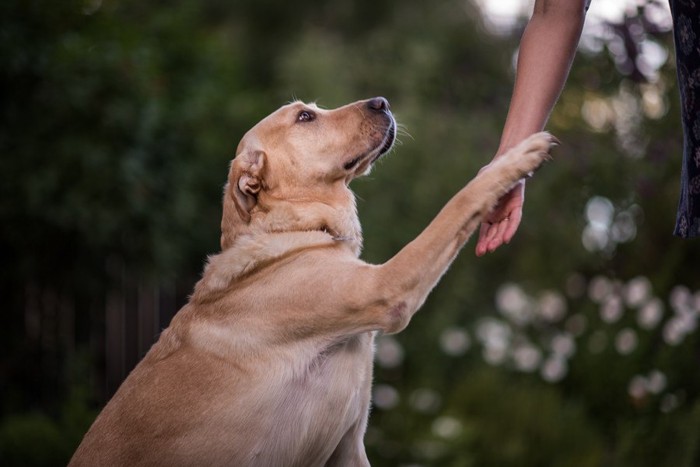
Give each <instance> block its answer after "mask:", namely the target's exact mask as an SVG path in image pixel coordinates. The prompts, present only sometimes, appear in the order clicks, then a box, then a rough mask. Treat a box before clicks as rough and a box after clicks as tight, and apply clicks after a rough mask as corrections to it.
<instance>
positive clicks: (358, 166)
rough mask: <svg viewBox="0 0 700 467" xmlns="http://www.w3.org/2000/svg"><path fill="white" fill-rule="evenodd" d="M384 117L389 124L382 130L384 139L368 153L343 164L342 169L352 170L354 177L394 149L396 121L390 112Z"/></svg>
mask: <svg viewBox="0 0 700 467" xmlns="http://www.w3.org/2000/svg"><path fill="white" fill-rule="evenodd" d="M386 116H387V117H388V119H389V122H388V125H387V128H386V129H385V130H384V138H383V139H382V141H381V142H380V143H379V144H378V145H377V146H376V147H375V148H374V149H372V150H370V151H369V152H366V153H363V154H360V155H359V156H357V157H355V158H354V159H352V160H350V161H348V162H347V163H345V165H344V167H343V168H344V169H345V170H352V173H353V174H354V175H355V176H357V175H361V174H364V173H366V172H367V171H368V170H369V169H370V167H371V166H372V164H374V163H375V162H376V161H377V160H378V159H379V158H380V157H382V156H383V155H384V154H386V153H387V152H389V151H390V150H391V148H393V147H394V142H395V141H396V120H394V117H393V115H391V112H387V113H386Z"/></svg>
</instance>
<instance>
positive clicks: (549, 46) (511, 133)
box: [497, 0, 585, 155]
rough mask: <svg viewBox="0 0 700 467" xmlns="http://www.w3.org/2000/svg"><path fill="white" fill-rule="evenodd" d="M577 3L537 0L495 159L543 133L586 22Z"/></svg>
mask: <svg viewBox="0 0 700 467" xmlns="http://www.w3.org/2000/svg"><path fill="white" fill-rule="evenodd" d="M584 3H585V2H583V1H579V0H564V1H547V0H538V1H537V2H536V3H535V10H534V12H533V14H532V18H531V19H530V21H529V23H528V25H527V27H526V28H525V32H524V33H523V37H522V39H521V42H520V52H519V54H518V63H517V67H516V78H515V86H514V89H513V97H512V99H511V103H510V108H509V110H508V115H507V117H506V122H505V125H504V128H503V133H502V136H501V141H500V145H499V148H498V152H497V154H498V155H500V154H502V153H503V152H505V151H506V150H508V149H509V148H511V147H513V146H515V145H516V144H518V143H519V142H520V141H522V140H523V139H525V138H526V137H528V136H530V135H531V134H533V133H536V132H538V131H541V130H542V129H543V128H544V126H545V124H546V123H547V120H548V119H549V115H550V113H551V111H552V108H553V107H554V104H555V103H556V101H557V99H558V98H559V95H560V94H561V91H562V89H563V87H564V83H565V82H566V78H567V77H568V74H569V70H570V68H571V63H572V62H573V59H574V56H575V54H576V47H577V45H578V41H579V38H580V36H581V30H582V29H583V22H584Z"/></svg>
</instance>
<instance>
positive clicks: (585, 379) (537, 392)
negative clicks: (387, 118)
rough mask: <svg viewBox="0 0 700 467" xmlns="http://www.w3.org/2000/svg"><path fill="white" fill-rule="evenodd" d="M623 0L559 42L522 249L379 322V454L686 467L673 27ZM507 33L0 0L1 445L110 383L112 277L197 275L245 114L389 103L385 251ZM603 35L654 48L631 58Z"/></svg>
mask: <svg viewBox="0 0 700 467" xmlns="http://www.w3.org/2000/svg"><path fill="white" fill-rule="evenodd" d="M638 4H639V8H638V9H637V12H636V13H637V14H636V15H628V16H627V17H626V18H625V19H624V21H623V22H622V23H621V24H618V25H616V29H614V31H617V32H615V33H611V32H610V30H612V29H610V30H607V29H604V30H603V31H604V33H601V34H600V36H598V37H597V39H596V40H595V41H594V42H595V43H597V45H598V47H597V48H596V47H593V48H588V49H586V50H584V51H582V52H581V53H580V54H579V56H578V57H577V59H576V62H575V64H574V68H573V70H572V74H571V77H570V79H569V83H568V85H567V88H566V90H565V92H564V94H563V95H562V97H561V100H560V102H559V104H558V106H557V108H556V109H555V112H554V114H553V115H552V118H551V122H550V125H549V127H548V129H549V130H550V131H552V132H553V133H554V134H556V135H557V136H558V137H559V139H560V140H561V141H562V142H563V144H562V146H561V147H560V148H558V149H557V150H556V154H555V161H554V162H553V163H551V164H548V165H547V166H546V167H545V168H544V169H543V170H541V171H540V172H539V173H538V174H537V175H536V177H535V178H534V179H533V180H532V181H530V182H528V189H527V201H526V206H525V218H524V222H523V225H522V226H521V228H520V231H519V232H518V234H517V236H516V237H515V239H514V240H513V242H512V243H511V244H510V245H508V246H506V247H503V248H501V249H499V250H498V251H497V252H496V253H494V254H492V255H489V256H488V257H485V258H480V259H475V258H474V256H473V254H472V252H471V248H472V246H473V243H472V244H470V245H468V246H467V249H466V251H465V252H464V253H463V254H462V255H461V256H460V258H458V260H457V262H456V263H455V265H454V266H453V267H452V268H451V270H450V272H449V273H448V274H447V275H446V276H445V278H444V280H443V281H442V282H441V283H440V284H439V286H438V287H437V288H436V290H435V291H434V293H433V294H432V295H431V297H430V298H429V299H428V302H427V303H426V305H425V307H424V309H423V310H422V311H421V312H420V313H418V314H417V315H416V317H415V318H414V320H413V323H412V325H411V326H409V328H408V329H407V330H406V331H405V332H403V333H402V334H401V335H399V336H396V337H395V338H393V337H392V338H383V341H380V345H379V351H378V365H377V371H376V386H377V390H378V392H377V393H376V394H375V400H376V407H375V408H374V409H373V414H372V417H371V420H370V426H369V429H368V434H367V448H368V452H369V455H370V459H371V461H372V463H373V465H377V466H381V465H387V466H395V465H446V466H491V465H492V466H510V465H513V466H516V465H517V466H528V465H529V466H548V465H551V466H561V465H568V466H601V465H602V466H635V467H638V466H654V467H658V466H669V467H671V466H672V467H682V466H694V465H699V464H700V452H699V451H698V441H699V439H700V429H699V428H698V427H700V401H699V399H698V393H699V391H700V376H698V372H697V371H696V370H697V364H698V356H699V355H700V352H699V350H700V342H698V339H697V337H696V336H695V335H694V330H695V322H696V319H697V315H698V314H700V294H699V292H698V290H699V287H700V276H699V275H698V273H697V265H698V263H699V262H700V249H699V248H698V245H697V242H694V241H681V240H678V239H675V238H673V237H672V236H671V232H672V226H673V225H672V224H673V221H674V215H675V206H676V203H677V201H676V196H677V192H678V187H677V184H678V179H679V176H680V173H679V170H680V158H681V150H682V148H681V145H682V142H681V134H680V119H679V114H678V110H679V102H678V95H677V93H676V89H675V70H674V67H673V59H672V58H673V56H672V48H671V42H670V41H671V37H670V34H669V31H668V30H667V29H664V28H663V27H652V26H654V25H653V24H651V23H650V22H649V21H641V20H640V18H641V19H644V18H647V15H646V12H647V9H652V8H658V1H649V2H646V3H644V2H638ZM650 17H651V16H650ZM521 26H522V24H521ZM521 26H518V27H516V28H514V29H513V30H512V31H509V32H507V33H502V34H494V33H492V32H490V30H489V29H488V28H487V27H486V25H485V23H484V20H483V18H482V17H481V15H480V13H479V9H478V8H477V7H476V6H475V5H474V4H472V3H470V2H466V1H451V0H448V1H443V2H437V3H425V2H420V1H418V0H404V1H402V2H398V1H392V0H372V1H370V0H355V1H351V0H315V1H311V2H302V3H298V2H297V3H294V2H282V1H273V0H241V1H238V2H234V3H231V2H224V1H220V0H206V1H203V0H199V1H194V0H184V1H180V2H176V3H175V4H172V3H164V2H137V1H132V0H123V1H101V0H81V1H77V0H68V1H63V2H47V1H41V0H7V1H5V2H2V4H0V38H1V40H0V60H1V63H2V67H1V68H0V82H1V83H2V88H3V89H4V90H5V93H4V94H5V95H4V98H3V103H2V105H1V106H0V154H1V155H2V156H1V158H0V219H2V224H3V228H2V229H1V230H0V252H1V254H2V258H3V265H4V267H3V268H2V269H1V270H0V287H1V290H2V291H3V293H2V297H3V298H2V300H3V305H4V309H5V312H4V313H3V318H2V319H3V325H2V326H0V338H1V339H2V341H3V343H4V347H5V351H4V352H3V355H2V356H1V357H0V380H1V381H2V384H0V464H2V465H8V466H10V465H60V464H65V462H66V461H67V459H68V457H69V456H70V454H71V453H72V451H73V449H74V447H75V446H76V445H77V443H78V442H79V439H80V436H81V435H82V433H83V432H84V430H85V429H86V428H87V426H89V424H90V421H91V420H92V418H93V417H94V415H95V413H96V411H97V410H98V409H99V406H100V404H101V403H103V402H104V397H105V396H106V395H108V394H104V392H103V390H102V389H101V388H103V383H102V382H101V378H103V373H102V369H103V367H104V357H105V356H104V355H103V354H102V352H104V350H103V348H102V347H101V342H102V341H101V340H100V339H101V338H100V336H103V335H104V333H105V329H104V326H105V319H104V308H105V302H106V301H107V299H106V298H105V297H106V296H107V295H108V294H109V293H110V292H111V291H113V290H114V289H116V288H120V287H123V283H122V277H123V276H124V275H128V276H129V277H130V278H131V279H130V280H131V281H132V282H134V283H136V284H140V283H148V284H155V286H159V285H169V284H172V282H173V281H179V282H184V283H185V284H186V285H187V286H188V287H191V286H192V284H193V282H194V280H195V278H196V277H197V275H198V274H199V271H200V269H201V265H202V262H203V260H204V258H205V256H206V255H207V254H209V253H212V252H215V251H217V249H218V240H219V239H218V236H219V219H220V197H221V188H222V186H223V183H224V181H225V176H226V170H227V167H228V163H229V161H230V159H231V157H232V156H233V154H234V151H235V147H236V144H237V143H238V140H239V139H240V137H241V136H242V135H243V133H244V132H245V131H246V130H247V129H248V128H250V127H251V126H252V125H253V124H254V123H255V122H257V121H258V120H259V119H261V118H262V117H263V116H265V115H266V114H268V113H269V112H271V111H272V110H274V109H275V108H277V107H278V106H279V105H281V104H283V103H285V102H287V101H289V100H292V99H295V98H299V99H302V100H307V101H317V102H318V103H319V104H320V105H323V106H327V107H335V106H337V105H342V104H344V103H347V102H349V101H352V100H357V99H361V98H366V97H371V96H375V95H383V96H386V97H387V98H389V100H390V101H391V104H392V108H393V110H394V112H395V114H396V115H397V117H398V119H399V121H400V122H401V124H402V131H401V135H400V145H399V147H398V148H397V149H396V150H395V153H394V154H393V155H391V156H390V157H387V158H385V159H384V160H382V162H381V163H380V164H379V166H378V167H376V168H375V170H374V172H373V173H372V174H371V175H370V176H369V177H367V178H365V179H361V180H358V181H356V182H355V183H354V189H355V190H356V192H357V195H358V200H359V203H358V204H359V210H360V217H361V219H362V223H363V228H364V231H365V251H364V253H363V256H364V258H366V259H367V260H368V261H372V262H381V261H384V260H386V259H387V258H388V257H390V256H391V255H392V254H394V253H395V252H396V251H398V250H399V249H400V248H401V247H402V246H403V245H404V244H406V243H407V242H408V241H410V239H412V238H413V237H414V236H415V235H416V234H417V233H418V232H420V230H421V229H422V228H423V227H424V226H425V225H426V224H427V223H428V221H429V220H430V219H431V218H432V217H433V216H434V215H435V214H436V213H437V211H438V210H439V209H440V207H441V206H442V205H443V204H444V202H445V201H446V200H447V199H449V197H450V196H451V195H452V194H453V193H454V192H455V191H456V190H457V189H459V187H461V186H462V185H463V184H464V183H466V182H467V181H468V180H469V179H470V178H471V177H472V176H473V175H474V174H475V173H476V172H477V171H478V170H479V168H480V167H482V166H483V165H485V164H486V163H488V162H489V161H490V159H491V157H492V155H493V151H494V150H495V149H496V147H497V143H498V138H499V132H500V128H501V125H502V123H503V119H504V116H505V113H506V110H507V105H508V99H509V96H510V89H511V86H512V80H513V76H512V58H513V53H514V51H515V50H516V48H517V44H518V37H519V34H520V32H521ZM605 31H608V32H605ZM630 31H631V32H630ZM616 34H617V35H616ZM620 34H631V35H630V36H629V37H632V39H634V40H635V41H636V42H637V43H641V42H644V41H647V43H649V42H652V43H654V44H656V45H658V46H659V47H660V49H661V50H664V51H666V52H667V53H668V54H669V57H668V59H666V60H665V61H663V63H662V65H661V66H660V68H658V69H656V70H653V72H651V73H649V74H648V75H644V74H643V73H642V74H640V73H630V72H629V70H627V71H625V70H623V71H624V72H623V71H621V69H622V68H621V67H620V63H619V61H620V53H621V52H620V49H619V47H615V44H616V41H617V42H619V41H620V40H622V39H625V38H628V37H627V36H620ZM596 41H597V42H596ZM633 42H634V41H633ZM596 212H598V215H597V217H596V215H594V214H595V213H596ZM601 213H602V214H601ZM601 216H602V218H601ZM125 271H126V272H125ZM635 294H636V295H635ZM635 297H636V298H635ZM547 310H550V311H551V310H554V311H551V312H552V313H555V315H552V314H551V313H550V314H549V315H548V314H547V313H549V312H548V311H547ZM654 313H656V314H654ZM68 317H70V318H68ZM489 319H490V320H491V321H489ZM654 320H655V321H654ZM450 339H452V340H450ZM454 339H456V341H455V340H454ZM383 346H388V347H386V348H388V349H390V350H391V349H393V351H392V352H393V353H394V358H393V359H392V358H388V357H383V353H382V348H383Z"/></svg>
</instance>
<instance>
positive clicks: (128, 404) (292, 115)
mask: <svg viewBox="0 0 700 467" xmlns="http://www.w3.org/2000/svg"><path fill="white" fill-rule="evenodd" d="M395 134H396V123H395V121H394V118H393V116H392V114H391V112H390V110H389V104H388V102H387V101H386V99H384V98H374V99H369V100H365V101H360V102H356V103H353V104H349V105H346V106H344V107H340V108H338V109H335V110H324V109H320V108H318V107H316V106H315V105H308V104H304V103H302V102H294V103H292V104H289V105H286V106H284V107H282V108H281V109H279V110H277V111H276V112H274V113H273V114H271V115H270V116H268V117H267V118H265V119H264V120H262V121H261V122H260V123H258V124H257V125H256V126H255V127H254V128H253V129H251V130H250V131H249V132H248V133H247V134H246V135H245V136H244V137H243V140H242V141H241V143H240V145H239V146H238V150H237V152H236V157H235V159H234V160H233V163H232V164H231V169H230V173H229V176H228V183H227V185H226V189H225V195H224V201H223V220H222V224H221V230H222V235H221V249H222V251H221V253H219V254H217V255H215V256H212V257H210V258H209V262H208V265H207V266H206V268H205V269H204V273H203V276H202V279H201V280H200V281H199V282H198V283H197V285H196V286H195V290H194V293H193V295H192V297H191V299H190V301H189V303H188V304H187V305H185V306H184V308H183V309H182V310H180V311H179V312H178V313H177V315H176V316H175V317H174V319H173V321H172V324H171V325H170V327H169V328H168V329H166V330H165V331H163V333H162V335H161V337H160V339H159V340H158V342H157V343H156V344H155V345H154V346H153V348H151V350H150V351H149V352H148V354H147V355H146V357H145V358H144V359H143V361H142V362H141V363H139V365H138V366H137V367H136V368H135V369H134V370H133V372H132V373H131V374H130V375H129V377H128V378H127V379H126V381H124V383H123V384H122V386H121V387H120V388H119V390H118V391H117V393H116V394H115V395H114V398H113V399H112V400H111V401H110V402H109V403H108V404H107V406H106V407H105V408H104V410H103V411H102V413H101V414H100V415H99V416H98V417H97V419H96V420H95V423H94V424H93V425H92V427H91V428H90V430H89V431H88V433H87V434H86V435H85V438H84V439H83V441H82V443H81V445H80V446H79V447H78V450H77V451H76V453H75V455H74V456H73V459H72V460H71V465H73V466H91V467H92V466H136V465H152V466H156V465H162V466H223V465H226V466H304V467H307V466H324V465H339V466H358V465H359V466H362V465H369V462H368V460H367V456H366V454H365V449H364V446H363V435H364V432H365V427H366V425H367V417H368V412H369V407H370V389H371V384H372V353H373V339H374V335H375V333H377V332H380V333H396V332H399V331H401V330H402V329H403V328H404V327H406V325H407V324H408V322H409V320H410V319H411V316H412V315H413V314H414V313H415V312H416V311H417V310H418V308H420V306H421V305H422V303H423V301H424V300H425V299H426V296H427V295H428V293H429V292H430V290H431V289H432V288H433V286H435V284H436V283H437V281H438V280H439V279H440V277H441V276H442V274H443V273H444V272H445V270H446V269H447V268H448V266H449V265H450V263H451V262H452V260H453V259H454V258H455V256H456V255H457V253H458V251H459V250H460V248H461V247H462V246H463V245H464V243H465V242H466V240H467V238H468V237H469V235H470V234H471V233H472V232H473V231H474V229H475V228H476V226H478V225H479V223H480V222H481V220H482V219H483V217H484V215H485V214H487V213H488V212H489V210H490V209H491V208H492V207H493V205H494V204H495V203H496V201H497V200H498V199H499V197H500V196H501V195H502V194H504V193H505V192H506V191H507V190H508V189H509V188H510V187H512V186H513V184H514V183H515V182H516V181H518V180H519V179H521V178H523V177H526V176H528V174H530V173H531V172H532V171H534V170H535V169H536V168H538V167H539V166H540V164H541V163H542V162H543V161H544V160H545V159H547V158H548V152H549V150H550V147H551V146H552V145H553V144H554V139H553V138H552V137H551V136H549V135H548V134H546V133H540V134H536V135H534V136H532V137H530V138H529V139H527V140H525V141H524V142H523V143H521V144H520V145H519V146H517V147H515V148H514V149H512V150H511V151H510V152H508V153H507V154H505V155H504V156H503V157H501V158H499V159H498V160H497V161H496V162H494V163H493V164H491V165H490V166H489V167H488V168H487V169H485V170H483V171H482V172H481V173H480V174H479V175H478V176H477V177H476V178H475V179H474V180H473V181H472V182H471V183H469V184H468V185H467V186H466V187H465V188H463V189H462V190H461V191H460V192H458V193H457V194H456V195H455V196H454V198H452V199H451V200H450V201H449V202H448V203H447V205H446V206H445V207H444V208H443V209H442V211H441V212H440V213H439V214H438V216H437V217H436V218H435V219H434V220H433V221H432V222H431V223H430V225H429V226H428V227H427V228H426V229H425V230H424V231H423V232H422V233H421V234H420V235H419V236H418V237H417V238H416V239H415V240H413V241H412V242H411V243H409V244H408V245H407V246H406V247H405V248H403V249H402V250H401V251H400V252H399V253H398V254H397V255H396V256H394V257H393V258H391V259H390V260H389V261H387V262H386V263H384V264H381V265H373V264H367V263H365V262H363V261H362V260H360V259H358V255H359V252H360V248H361V244H362V237H361V232H360V224H359V221H358V218H357V213H356V208H355V199H354V197H353V194H352V192H351V191H350V189H349V188H348V184H349V182H350V181H351V180H352V179H353V178H355V177H357V176H359V175H362V174H365V173H367V172H369V170H370V168H371V167H372V164H373V163H374V162H375V161H376V160H377V159H378V158H379V157H380V156H382V155H383V154H384V153H386V152H387V151H388V150H389V149H391V147H392V144H393V142H394V138H395Z"/></svg>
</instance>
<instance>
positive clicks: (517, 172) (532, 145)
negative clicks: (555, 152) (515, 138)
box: [499, 131, 559, 182]
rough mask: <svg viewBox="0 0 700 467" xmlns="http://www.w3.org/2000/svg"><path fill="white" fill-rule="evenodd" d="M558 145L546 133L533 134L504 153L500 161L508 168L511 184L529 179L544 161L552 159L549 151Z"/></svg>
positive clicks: (553, 138) (554, 139)
mask: <svg viewBox="0 0 700 467" xmlns="http://www.w3.org/2000/svg"><path fill="white" fill-rule="evenodd" d="M557 145H559V140H557V139H556V138H555V137H554V136H552V135H551V134H549V133H547V132H546V131H543V132H540V133H535V134H534V135H532V136H530V137H528V138H527V139H525V140H523V141H522V142H521V143H520V144H518V145H517V146H515V147H513V148H512V149H510V150H509V151H508V152H506V153H505V154H504V155H503V156H502V157H501V158H500V159H499V162H502V163H503V164H504V165H507V166H509V167H510V169H511V170H508V172H511V173H510V174H509V175H511V176H513V177H514V179H513V180H512V181H513V182H515V181H517V180H520V179H521V178H525V177H530V176H532V174H533V173H534V172H535V170H537V169H538V168H539V167H540V166H541V165H542V164H543V163H544V162H545V161H548V160H550V159H551V158H552V156H551V154H550V151H551V150H552V148H554V147H555V146H557Z"/></svg>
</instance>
